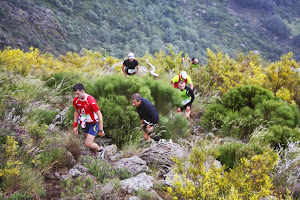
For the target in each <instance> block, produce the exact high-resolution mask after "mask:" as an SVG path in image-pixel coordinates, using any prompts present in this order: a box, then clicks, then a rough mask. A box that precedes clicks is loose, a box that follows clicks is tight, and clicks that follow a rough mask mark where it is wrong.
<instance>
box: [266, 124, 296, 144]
mask: <svg viewBox="0 0 300 200" xmlns="http://www.w3.org/2000/svg"><path fill="white" fill-rule="evenodd" d="M299 139H300V131H299V129H298V128H290V127H287V126H280V125H272V126H270V128H269V134H268V137H266V138H265V140H267V141H268V142H269V144H271V145H272V146H273V147H278V146H279V145H283V146H285V145H286V144H287V142H288V140H290V141H298V140H299Z"/></svg>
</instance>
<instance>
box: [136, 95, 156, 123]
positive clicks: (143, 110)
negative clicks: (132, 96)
mask: <svg viewBox="0 0 300 200" xmlns="http://www.w3.org/2000/svg"><path fill="white" fill-rule="evenodd" d="M141 101H142V103H141V104H140V106H139V107H137V108H136V109H137V111H138V114H139V116H140V119H144V120H146V121H148V122H151V123H153V124H158V120H159V114H158V112H157V110H156V109H155V107H154V105H153V104H152V103H151V102H150V101H149V100H148V99H145V98H142V100H141Z"/></svg>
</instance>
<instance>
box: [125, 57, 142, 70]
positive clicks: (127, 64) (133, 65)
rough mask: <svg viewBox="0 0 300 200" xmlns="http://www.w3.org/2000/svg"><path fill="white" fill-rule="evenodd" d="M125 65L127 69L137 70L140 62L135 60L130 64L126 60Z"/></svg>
mask: <svg viewBox="0 0 300 200" xmlns="http://www.w3.org/2000/svg"><path fill="white" fill-rule="evenodd" d="M123 65H125V67H127V68H128V69H135V68H136V66H138V65H139V62H138V61H137V60H135V59H133V61H132V62H129V59H126V60H124V62H123Z"/></svg>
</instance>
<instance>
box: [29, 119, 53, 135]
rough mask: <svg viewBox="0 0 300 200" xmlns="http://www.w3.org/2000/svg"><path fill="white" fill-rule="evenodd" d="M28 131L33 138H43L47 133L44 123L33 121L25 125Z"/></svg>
mask: <svg viewBox="0 0 300 200" xmlns="http://www.w3.org/2000/svg"><path fill="white" fill-rule="evenodd" d="M27 127H28V132H29V133H30V134H31V135H32V136H33V137H35V138H43V137H44V136H45V135H46V134H47V129H48V126H47V125H46V124H41V125H40V124H38V123H37V122H33V123H30V124H28V125H27Z"/></svg>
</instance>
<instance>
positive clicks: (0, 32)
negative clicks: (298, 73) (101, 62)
mask: <svg viewBox="0 0 300 200" xmlns="http://www.w3.org/2000/svg"><path fill="white" fill-rule="evenodd" d="M247 2H248V3H247ZM249 2H250V3H249ZM251 2H252V3H251ZM253 2H254V3H253ZM257 2H260V3H257ZM261 2H263V3H261ZM299 10H300V3H299V2H298V1H297V0H287V1H280V0H264V1H240V0H227V1H224V0H214V1H209V0H198V1H196V0H176V1H166V0H164V1H157V0H151V1H141V0H127V1H125V0H114V1H108V0H97V1H91V0H85V1H78V0H50V1H45V0H41V1H38V0H31V1H21V0H2V1H0V17H1V20H0V49H4V48H5V47H6V46H11V47H13V48H21V49H24V50H28V48H29V47H30V46H34V47H37V48H39V49H41V50H42V51H44V52H52V53H54V54H56V55H58V54H65V53H66V52H67V51H73V52H79V51H80V50H81V49H82V48H87V49H92V50H99V51H103V52H104V51H105V52H107V53H109V54H110V55H113V56H116V57H118V58H123V57H124V56H126V54H127V53H128V52H129V51H134V52H135V53H136V54H137V55H138V56H143V55H144V53H145V52H147V51H148V52H150V53H152V54H154V53H155V52H157V51H159V49H161V50H167V48H168V45H169V44H172V46H173V49H174V50H175V51H178V52H179V51H183V52H184V53H187V54H189V56H190V57H194V56H196V57H199V58H202V60H203V59H204V58H205V50H206V48H210V49H219V50H221V51H222V52H224V53H229V54H230V55H231V56H233V55H235V54H236V52H238V51H243V52H248V51H251V50H257V51H259V52H260V53H261V54H262V55H263V57H265V58H267V59H270V60H271V59H272V60H274V59H279V57H280V55H282V54H283V53H286V52H288V51H293V52H294V54H295V57H296V58H297V60H300V56H299V52H300V45H299V43H300V42H299V40H300V39H299V38H300V14H299V12H298V11H299ZM272 17H273V18H274V19H273V18H272ZM276 17H277V18H276ZM272 20H273V21H272ZM297 38H298V39H297Z"/></svg>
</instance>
